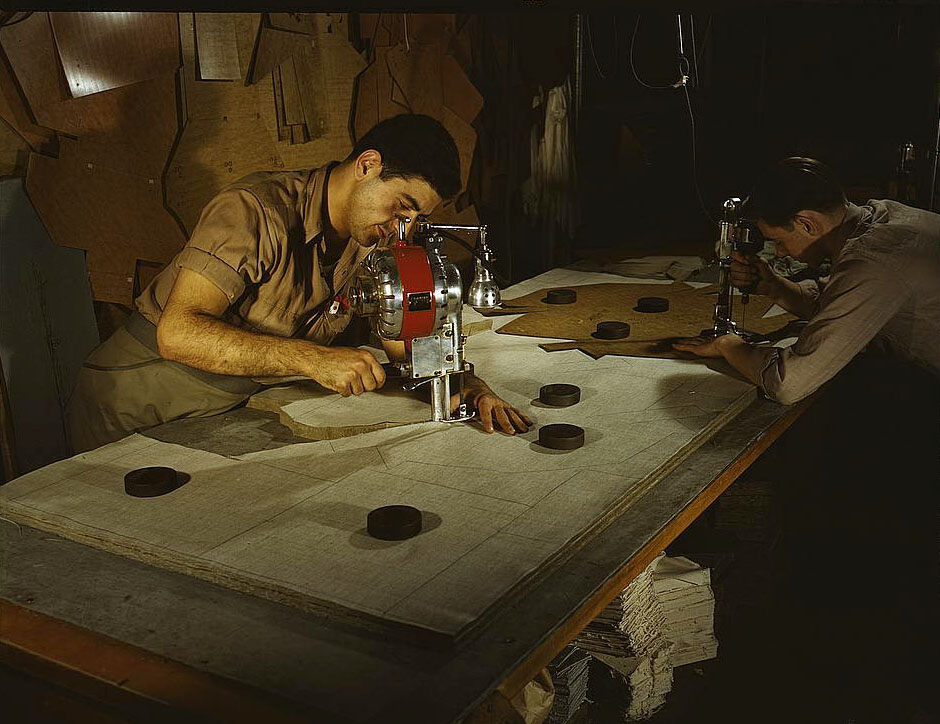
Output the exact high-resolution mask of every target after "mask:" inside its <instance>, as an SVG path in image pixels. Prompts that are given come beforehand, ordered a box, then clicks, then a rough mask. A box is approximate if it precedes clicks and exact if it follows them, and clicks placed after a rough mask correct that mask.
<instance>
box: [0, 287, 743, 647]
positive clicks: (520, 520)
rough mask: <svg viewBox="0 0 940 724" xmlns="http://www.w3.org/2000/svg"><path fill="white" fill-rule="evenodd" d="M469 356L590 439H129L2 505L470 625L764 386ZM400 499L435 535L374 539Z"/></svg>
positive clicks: (263, 580)
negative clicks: (150, 492)
mask: <svg viewBox="0 0 940 724" xmlns="http://www.w3.org/2000/svg"><path fill="white" fill-rule="evenodd" d="M544 283H545V282H543V284H544ZM467 358H468V359H469V360H471V361H473V362H474V364H475V365H476V367H477V370H478V371H479V372H480V374H481V375H483V376H484V377H485V378H486V379H487V380H488V382H489V383H490V384H491V385H492V386H493V387H494V388H495V389H496V390H497V391H498V392H499V393H500V394H501V395H503V396H504V397H505V398H506V399H507V400H508V401H509V402H511V403H512V404H514V405H516V406H517V407H519V408H520V409H523V410H524V411H525V412H526V413H527V414H528V415H530V416H531V417H533V418H534V419H535V420H536V422H537V424H540V425H544V424H547V423H551V422H568V423H573V424H577V425H581V426H582V427H583V428H584V429H585V436H586V443H585V446H584V447H583V448H581V449H578V450H574V451H569V452H560V451H550V450H545V449H544V448H541V447H540V446H538V445H537V444H536V442H535V440H536V438H537V431H536V430H535V429H533V430H532V431H530V432H528V433H525V434H520V435H516V436H506V435H498V434H494V435H487V434H486V433H484V432H482V431H481V430H479V429H478V428H476V427H474V426H470V425H447V424H440V423H423V424H418V425H410V426H403V427H395V428H390V429H385V430H379V431H375V432H370V433H367V434H363V435H358V436H354V437H345V438H342V439H337V440H321V441H318V442H311V443H306V444H294V445H286V446H283V447H280V448H278V449H275V450H265V451H260V452H256V453H249V454H246V455H242V456H238V457H237V458H226V457H222V456H219V455H214V454H211V453H207V452H203V451H199V450H190V449H187V448H183V447H180V446H177V445H172V444H169V443H161V442H156V441H153V440H150V439H147V438H143V437H140V436H130V437H129V438H126V439H125V440H123V441H120V442H118V443H114V444H112V445H108V446H105V447H103V448H100V449H99V450H96V451H92V452H90V453H86V454H84V455H80V456H76V457H75V458H72V459H70V460H67V461H63V462H61V463H57V464H55V465H53V466H49V467H47V468H44V469H42V470H39V471H36V472H35V473H33V474H31V475H29V476H24V477H22V478H20V479H18V480H16V481H14V482H12V483H10V484H7V485H5V486H3V488H0V514H2V515H3V516H4V517H6V518H8V519H11V520H17V521H22V522H27V523H28V524H30V525H34V526H38V527H40V528H43V529H46V530H52V531H54V532H56V533H59V534H62V535H65V536H66V537H69V538H72V539H75V540H79V541H81V542H84V543H88V544H90V545H94V546H98V547H101V548H104V549H107V550H111V551H114V552H116V553H119V554H121V555H125V556H129V557H132V558H137V559H140V560H144V561H146V562H148V563H152V564H155V565H159V566H164V567H167V568H171V569H173V570H179V571H183V572H185V573H187V574H190V575H195V576H199V577H203V578H207V579H209V580H212V581H216V582H218V583H221V584H223V585H227V586H232V587H234V588H237V589H239V590H244V591H248V592H250V593H253V594H255V595H260V596H265V597H268V598H271V599H274V600H278V601H282V602H284V603H287V604H290V605H294V606H298V607H301V608H303V609H306V610H310V611H315V612H319V613H323V614H328V615H332V616H338V617H343V618H347V619H349V620H353V621H356V622H360V623H365V624H367V625H376V624H382V625H385V626H393V627H400V626H405V627H407V629H408V630H414V631H425V632H433V633H435V634H437V635H440V636H445V637H447V638H455V637H460V636H461V635H466V634H467V633H469V632H470V631H472V630H473V629H474V628H475V627H476V626H479V625H481V623H482V622H484V621H486V620H487V618H488V617H489V616H490V615H492V613H493V612H494V611H496V610H498V608H499V607H500V606H501V605H503V603H504V602H505V601H506V600H507V597H511V596H512V594H513V592H514V591H518V590H519V589H520V588H521V587H524V586H526V585H527V583H528V582H530V581H532V580H533V579H535V578H537V577H538V576H540V575H542V574H544V573H545V572H546V571H547V570H550V569H551V568H552V567H553V566H555V565H557V564H558V563H559V562H561V561H563V560H566V559H567V558H568V557H569V556H570V555H572V554H573V553H574V552H575V551H577V550H578V548H579V547H580V546H581V545H582V544H583V543H584V542H585V541H586V540H588V539H590V538H591V537H592V536H594V535H595V534H596V533H597V532H598V531H599V530H602V529H603V528H604V527H605V526H606V525H607V524H608V523H609V522H610V521H611V520H613V519H614V518H615V517H616V516H618V515H620V514H622V513H623V512H624V511H625V510H627V509H629V508H630V506H631V505H633V503H634V502H635V501H636V500H637V499H639V498H640V497H641V496H643V495H646V494H649V493H650V491H654V489H655V486H656V485H657V483H658V482H659V481H660V480H661V479H662V477H663V476H664V475H665V474H666V473H667V472H668V471H669V470H671V469H673V468H674V467H675V466H676V465H678V464H679V462H681V460H683V459H684V458H685V457H686V456H687V455H688V454H690V453H691V452H692V450H694V449H696V448H697V447H698V446H699V445H701V444H702V443H703V442H704V441H705V440H706V439H708V438H709V437H710V436H711V435H712V434H714V432H715V431H716V430H717V429H719V428H720V427H721V426H722V425H723V424H724V423H725V422H727V420H729V419H731V418H732V417H734V415H736V414H737V413H738V412H739V411H740V410H741V409H743V408H744V407H745V406H746V405H748V404H749V403H750V402H751V401H752V400H753V399H754V398H755V391H754V388H753V387H752V386H751V385H749V384H746V383H743V382H740V381H738V380H736V379H733V378H731V377H727V376H725V375H722V374H719V373H717V372H714V371H712V370H710V369H708V368H706V367H705V366H704V365H700V364H697V363H691V362H685V361H679V360H649V359H631V358H625V357H608V358H605V359H604V360H600V361H598V360H592V359H590V358H588V357H586V356H584V355H581V354H580V353H578V352H575V351H569V352H560V353H556V354H547V353H545V352H544V351H542V350H540V349H538V347H537V346H536V345H535V343H534V342H533V341H532V340H530V339H527V338H524V337H514V336H507V335H498V334H494V333H492V332H481V333H479V334H476V335H474V336H472V337H471V338H470V339H469V340H468V342H467ZM549 382H569V383H573V384H577V385H579V386H580V387H581V389H582V399H581V402H580V403H578V404H577V405H575V406H573V407H569V408H559V409H555V408H546V407H541V406H539V405H538V404H537V402H536V398H537V395H538V389H539V387H540V386H541V385H542V384H546V383H549ZM370 399H372V400H373V401H375V400H376V399H377V396H371V397H370V396H369V395H363V396H362V397H361V398H360V399H359V402H360V403H362V404H366V403H368V401H369V400H370ZM354 404H355V403H354ZM338 405H339V401H338V398H337V407H336V410H337V411H338V410H339V409H340V408H339V406H338ZM311 412H313V411H311ZM156 464H160V465H172V466H173V467H176V468H177V469H178V470H180V471H183V472H186V473H187V474H188V475H190V476H191V480H190V481H189V482H188V483H187V484H186V485H185V486H183V487H182V488H180V489H179V490H177V491H175V492H173V493H171V494H169V495H166V496H163V497H162V498H155V499H150V500H140V499H132V498H129V497H128V496H127V495H125V493H124V492H123V482H122V481H123V476H124V474H125V473H126V472H128V471H129V470H131V469H133V468H136V467H141V466H145V465H156ZM653 494H655V493H653ZM392 503H407V504H411V505H414V506H416V507H418V508H419V509H421V510H422V512H423V519H424V530H423V532H422V533H421V534H420V535H418V536H416V537H414V538H411V539H409V540H406V541H400V542H387V541H378V540H375V539H373V538H370V537H369V536H368V535H367V534H366V533H365V531H364V528H365V520H366V515H367V513H368V512H369V511H370V510H371V509H373V508H375V507H378V506H380V505H386V504H392ZM340 572H341V573H340Z"/></svg>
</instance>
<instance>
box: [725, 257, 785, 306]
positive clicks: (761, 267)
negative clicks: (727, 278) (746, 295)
mask: <svg viewBox="0 0 940 724" xmlns="http://www.w3.org/2000/svg"><path fill="white" fill-rule="evenodd" d="M781 280H782V277H781V276H780V275H779V274H777V273H776V272H775V271H774V270H773V269H771V267H770V264H768V263H767V262H766V261H764V260H763V259H761V258H760V257H759V256H754V255H748V256H744V255H743V254H739V253H738V252H736V251H735V252H732V254H731V283H732V284H733V285H734V286H735V287H737V288H738V289H747V290H748V291H749V292H750V293H752V294H762V295H764V296H767V297H773V296H774V295H776V294H777V292H778V291H779V287H780V283H781Z"/></svg>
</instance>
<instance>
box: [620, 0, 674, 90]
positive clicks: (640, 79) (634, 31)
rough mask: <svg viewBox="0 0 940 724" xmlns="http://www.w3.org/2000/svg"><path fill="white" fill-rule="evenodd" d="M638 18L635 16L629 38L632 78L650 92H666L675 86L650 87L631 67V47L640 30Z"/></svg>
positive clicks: (633, 67) (631, 60) (634, 68)
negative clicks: (631, 34) (634, 23)
mask: <svg viewBox="0 0 940 724" xmlns="http://www.w3.org/2000/svg"><path fill="white" fill-rule="evenodd" d="M640 17H641V16H640V15H639V14H637V16H636V25H634V26H633V37H632V38H630V70H631V72H632V73H633V77H634V78H635V79H636V82H637V83H639V84H640V85H641V86H643V87H644V88H650V89H652V90H668V89H670V88H674V87H675V86H672V85H651V84H649V83H647V82H646V81H645V80H643V79H642V78H640V76H639V75H637V72H636V67H635V66H634V65H633V45H634V43H636V33H637V31H638V30H639V29H640Z"/></svg>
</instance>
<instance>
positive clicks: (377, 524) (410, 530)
mask: <svg viewBox="0 0 940 724" xmlns="http://www.w3.org/2000/svg"><path fill="white" fill-rule="evenodd" d="M366 530H368V531H369V535H371V536H372V537H373V538H378V539H379V540H405V539H406V538H412V537H413V536H416V535H418V533H420V532H421V511H420V510H418V509H417V508H413V507H411V506H410V505H385V506H383V507H381V508H376V509H375V510H373V511H371V512H370V513H369V515H368V516H367V517H366Z"/></svg>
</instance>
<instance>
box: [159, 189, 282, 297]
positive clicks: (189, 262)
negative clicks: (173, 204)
mask: <svg viewBox="0 0 940 724" xmlns="http://www.w3.org/2000/svg"><path fill="white" fill-rule="evenodd" d="M275 257H276V246H275V244H274V243H273V241H272V235H271V233H270V231H269V229H268V219H267V216H266V214H265V213H264V209H263V207H262V206H261V203H260V202H259V201H258V199H257V198H256V197H255V196H254V195H253V194H252V193H251V192H250V191H246V190H244V189H229V190H227V191H223V192H222V193H220V194H218V195H217V196H216V197H215V198H213V199H212V200H211V201H210V202H209V203H208V204H206V207H205V209H203V212H202V215H201V216H200V218H199V223H198V224H197V225H196V228H195V229H194V230H193V234H192V237H191V238H190V240H189V242H188V243H187V244H186V246H185V247H184V248H183V250H182V251H181V252H180V253H179V254H178V255H177V257H176V264H177V266H180V267H184V268H186V269H190V270H192V271H194V272H196V273H197V274H200V275H202V276H203V277H205V278H206V279H208V280H209V281H211V282H212V283H213V284H215V286H217V287H218V288H219V289H220V290H221V291H222V292H223V293H224V294H225V296H226V297H227V298H228V300H229V302H230V303H231V302H234V301H235V300H236V299H238V298H239V297H240V296H241V295H242V293H243V292H244V291H245V287H246V285H248V284H252V283H255V284H256V283H258V282H260V281H261V279H262V278H263V276H264V274H265V271H266V270H267V269H269V268H270V267H271V266H272V265H273V264H274V263H275V261H276V258H275Z"/></svg>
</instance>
